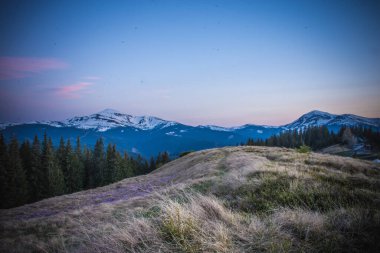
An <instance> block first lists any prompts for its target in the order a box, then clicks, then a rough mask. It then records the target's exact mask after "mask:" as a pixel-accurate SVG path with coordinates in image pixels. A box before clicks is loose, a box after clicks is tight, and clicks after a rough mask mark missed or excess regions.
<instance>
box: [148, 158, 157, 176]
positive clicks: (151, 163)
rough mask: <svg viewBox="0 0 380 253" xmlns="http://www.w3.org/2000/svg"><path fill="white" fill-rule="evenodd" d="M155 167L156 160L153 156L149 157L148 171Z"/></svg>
mask: <svg viewBox="0 0 380 253" xmlns="http://www.w3.org/2000/svg"><path fill="white" fill-rule="evenodd" d="M156 169H157V167H156V161H155V160H154V158H153V156H151V157H150V161H149V171H148V173H149V172H152V171H154V170H156Z"/></svg>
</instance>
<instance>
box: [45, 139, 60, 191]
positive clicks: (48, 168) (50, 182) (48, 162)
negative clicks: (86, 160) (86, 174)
mask: <svg viewBox="0 0 380 253" xmlns="http://www.w3.org/2000/svg"><path fill="white" fill-rule="evenodd" d="M41 168H42V172H43V173H44V178H46V182H44V184H43V187H44V191H43V195H44V197H51V196H57V195H61V194H63V193H64V192H65V181H64V177H63V173H62V170H61V168H60V167H59V166H58V163H57V161H56V158H55V155H54V150H53V144H52V141H51V139H49V140H48V139H47V136H46V133H45V134H44V140H43V143H42V157H41Z"/></svg>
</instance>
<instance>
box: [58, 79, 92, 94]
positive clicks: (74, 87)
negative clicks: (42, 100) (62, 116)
mask: <svg viewBox="0 0 380 253" xmlns="http://www.w3.org/2000/svg"><path fill="white" fill-rule="evenodd" d="M91 85H93V83H90V82H79V83H75V84H71V85H66V86H62V87H60V88H58V89H57V90H56V94H57V95H58V96H60V97H63V98H80V97H81V93H83V92H84V91H85V90H86V89H87V88H88V87H89V86H91Z"/></svg>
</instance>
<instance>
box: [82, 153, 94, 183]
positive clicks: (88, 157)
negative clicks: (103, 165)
mask: <svg viewBox="0 0 380 253" xmlns="http://www.w3.org/2000/svg"><path fill="white" fill-rule="evenodd" d="M83 153H84V158H83V166H84V176H83V177H84V178H83V188H84V189H89V188H90V187H91V185H92V183H91V182H92V181H93V179H92V176H91V173H92V171H93V168H92V165H93V163H92V154H91V150H90V149H88V148H87V147H84V152H83Z"/></svg>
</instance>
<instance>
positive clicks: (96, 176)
mask: <svg viewBox="0 0 380 253" xmlns="http://www.w3.org/2000/svg"><path fill="white" fill-rule="evenodd" d="M104 167H105V157H104V143H103V139H102V138H100V139H99V140H97V141H96V144H95V147H94V153H93V155H92V168H91V171H90V178H89V185H90V187H91V188H92V187H96V186H100V185H101V184H102V182H103V177H104Z"/></svg>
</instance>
